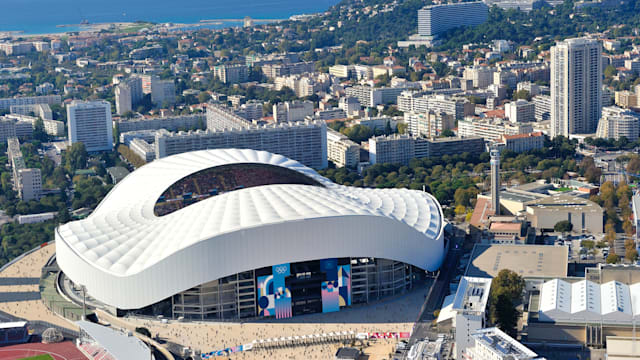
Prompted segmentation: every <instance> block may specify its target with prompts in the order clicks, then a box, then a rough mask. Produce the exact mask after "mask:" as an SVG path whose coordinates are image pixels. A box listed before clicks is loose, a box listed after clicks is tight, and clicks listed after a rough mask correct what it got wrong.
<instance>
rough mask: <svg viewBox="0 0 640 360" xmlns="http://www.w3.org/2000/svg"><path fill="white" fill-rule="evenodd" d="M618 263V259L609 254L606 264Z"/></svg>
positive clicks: (613, 254) (614, 255) (616, 256)
mask: <svg viewBox="0 0 640 360" xmlns="http://www.w3.org/2000/svg"><path fill="white" fill-rule="evenodd" d="M618 261H620V257H619V256H618V255H616V254H615V253H610V254H609V256H607V264H615V263H617V262H618Z"/></svg>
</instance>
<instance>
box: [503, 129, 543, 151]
mask: <svg viewBox="0 0 640 360" xmlns="http://www.w3.org/2000/svg"><path fill="white" fill-rule="evenodd" d="M502 143H504V145H505V147H504V148H505V149H507V150H511V151H513V152H517V153H521V152H524V151H529V150H535V149H542V148H543V147H544V134H543V133H542V132H534V133H528V134H518V135H502Z"/></svg>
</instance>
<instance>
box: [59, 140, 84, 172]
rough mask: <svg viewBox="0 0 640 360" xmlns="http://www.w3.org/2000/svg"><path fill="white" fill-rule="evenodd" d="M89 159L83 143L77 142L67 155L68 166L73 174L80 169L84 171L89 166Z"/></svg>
mask: <svg viewBox="0 0 640 360" xmlns="http://www.w3.org/2000/svg"><path fill="white" fill-rule="evenodd" d="M88 159H89V154H87V149H86V148H85V147H84V144H83V143H82V142H77V143H75V144H73V145H71V147H70V148H68V149H67V153H66V154H65V160H66V164H67V165H68V166H69V168H70V170H71V172H75V171H76V170H78V169H84V168H85V167H86V166H87V160H88Z"/></svg>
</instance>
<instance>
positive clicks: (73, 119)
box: [67, 100, 113, 152]
mask: <svg viewBox="0 0 640 360" xmlns="http://www.w3.org/2000/svg"><path fill="white" fill-rule="evenodd" d="M67 123H68V128H69V145H73V144H75V143H77V142H82V143H83V144H84V146H85V148H86V150H87V151H88V152H96V151H111V150H113V124H112V122H111V104H109V103H108V102H106V101H78V100H74V101H73V102H71V104H69V105H67Z"/></svg>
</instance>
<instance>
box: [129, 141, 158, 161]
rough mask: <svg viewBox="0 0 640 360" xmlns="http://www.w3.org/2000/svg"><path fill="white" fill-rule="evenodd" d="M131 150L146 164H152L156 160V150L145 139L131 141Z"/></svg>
mask: <svg viewBox="0 0 640 360" xmlns="http://www.w3.org/2000/svg"><path fill="white" fill-rule="evenodd" d="M129 149H131V151H133V152H134V153H135V154H136V155H138V156H140V158H142V159H143V160H144V161H146V162H152V161H153V160H155V158H156V148H155V147H154V146H153V145H152V144H149V143H148V142H146V141H145V140H144V139H139V138H136V139H133V140H131V141H130V142H129Z"/></svg>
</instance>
